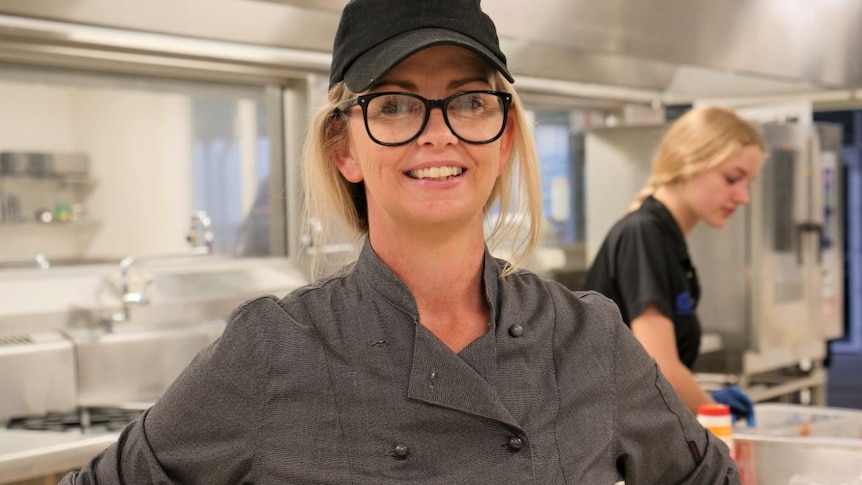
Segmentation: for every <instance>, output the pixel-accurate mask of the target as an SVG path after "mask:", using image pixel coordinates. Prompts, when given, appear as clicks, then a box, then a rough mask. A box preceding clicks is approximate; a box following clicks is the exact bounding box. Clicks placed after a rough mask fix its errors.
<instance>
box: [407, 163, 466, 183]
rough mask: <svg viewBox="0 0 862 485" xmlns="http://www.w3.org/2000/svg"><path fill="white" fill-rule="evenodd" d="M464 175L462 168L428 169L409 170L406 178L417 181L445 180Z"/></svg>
mask: <svg viewBox="0 0 862 485" xmlns="http://www.w3.org/2000/svg"><path fill="white" fill-rule="evenodd" d="M462 173H464V168H463V167H453V166H446V167H429V168H419V169H416V170H410V171H409V172H407V176H408V177H410V178H414V179H417V180H438V181H439V180H446V179H449V178H452V177H457V176H459V175H461V174H462Z"/></svg>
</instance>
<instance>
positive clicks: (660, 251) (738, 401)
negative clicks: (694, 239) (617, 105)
mask: <svg viewBox="0 0 862 485" xmlns="http://www.w3.org/2000/svg"><path fill="white" fill-rule="evenodd" d="M764 150H765V149H764V144H763V140H762V138H761V135H760V132H759V131H758V129H757V127H756V126H754V125H753V124H751V123H749V122H748V121H746V120H744V119H742V118H741V117H739V116H738V115H737V114H736V113H735V112H733V111H732V110H730V109H727V108H722V107H718V106H703V107H698V108H694V109H692V110H690V111H688V112H687V113H685V114H684V115H683V116H681V117H680V118H679V119H678V120H676V121H675V122H674V123H673V124H672V125H671V126H670V127H669V128H668V130H667V131H666V132H665V134H664V137H663V138H662V140H661V142H660V144H659V146H658V149H657V151H656V154H655V157H654V158H653V165H652V171H651V174H650V178H649V180H648V181H647V183H646V186H645V187H644V188H643V189H642V190H641V191H640V192H639V193H638V194H637V196H636V197H635V200H634V202H633V203H632V205H631V206H630V207H629V213H628V214H627V215H626V216H625V217H623V218H622V219H621V220H620V221H618V222H617V223H616V224H615V225H614V226H613V227H612V228H611V230H610V231H609V232H608V235H607V236H606V238H605V240H604V242H603V243H602V246H601V247H600V249H599V251H598V253H597V255H596V259H595V261H594V262H593V264H592V266H591V267H590V270H589V272H588V274H587V278H586V280H585V285H584V289H588V290H596V291H598V292H600V293H603V294H604V295H605V296H607V297H609V298H611V299H612V300H614V301H615V302H616V303H617V305H618V306H619V308H620V311H621V313H622V316H623V320H624V321H625V322H626V323H627V324H628V325H629V327H630V328H631V330H632V332H633V333H634V335H635V337H637V339H638V341H640V342H641V344H642V345H643V346H644V348H645V349H646V350H647V352H648V353H649V354H650V355H651V356H652V357H653V358H655V360H656V361H657V362H658V363H659V366H660V367H661V370H662V372H663V373H664V375H665V376H666V377H667V379H668V380H669V381H670V382H671V384H672V385H673V387H674V389H675V390H676V391H677V392H678V393H679V394H680V396H681V397H682V398H683V400H684V401H685V403H686V404H687V405H688V407H689V408H690V409H691V410H692V411H693V412H697V409H698V407H699V406H700V405H701V404H709V403H713V402H716V401H718V402H720V403H723V404H727V405H729V406H730V407H731V411H732V412H733V414H734V415H735V416H736V417H737V418H740V417H746V418H749V419H751V418H753V405H752V403H751V400H750V399H749V398H748V396H747V395H746V394H745V393H744V392H743V391H742V390H741V389H740V388H738V387H735V386H731V387H728V388H725V389H721V390H719V391H715V392H713V393H712V394H710V393H707V392H705V391H704V390H703V389H702V388H701V386H700V385H699V384H698V382H697V381H696V380H695V378H694V375H693V374H692V372H691V369H692V366H693V365H694V362H695V359H697V357H698V354H699V349H700V337H701V327H700V322H699V321H698V319H697V315H696V313H695V309H696V306H697V302H698V299H699V298H700V285H699V284H698V279H697V274H696V272H695V268H694V265H693V263H692V261H691V259H690V258H689V255H688V247H687V245H686V241H685V238H686V236H688V235H689V234H690V233H691V231H692V230H693V229H694V227H695V226H696V225H697V224H698V223H699V222H701V221H703V222H705V223H706V224H708V225H710V226H712V227H716V228H720V227H723V226H724V225H725V223H726V222H727V220H728V218H730V217H731V216H732V215H733V213H734V212H735V210H736V209H737V207H739V206H740V205H744V204H747V203H748V201H749V192H748V190H749V184H750V183H751V181H752V180H753V179H754V178H755V177H756V176H757V174H758V173H759V171H760V167H761V165H762V163H763V159H764Z"/></svg>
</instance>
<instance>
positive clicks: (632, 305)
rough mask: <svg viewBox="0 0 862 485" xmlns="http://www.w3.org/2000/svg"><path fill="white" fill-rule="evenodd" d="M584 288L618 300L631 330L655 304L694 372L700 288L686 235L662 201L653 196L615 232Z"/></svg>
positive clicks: (615, 229) (597, 260)
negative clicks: (648, 306) (631, 326)
mask: <svg viewBox="0 0 862 485" xmlns="http://www.w3.org/2000/svg"><path fill="white" fill-rule="evenodd" d="M584 289H586V290H596V291H598V292H599V293H602V294H604V295H605V296H607V297H608V298H610V299H612V300H614V301H615V302H616V303H617V305H618V306H619V307H620V312H621V313H622V315H623V320H625V322H626V325H631V321H632V319H634V318H636V317H638V316H639V315H640V314H641V313H643V311H644V309H645V308H646V306H647V304H648V303H654V304H655V305H656V306H657V307H658V310H659V311H660V312H661V313H662V314H664V315H665V316H666V317H668V318H669V319H670V320H671V321H673V327H674V332H675V334H676V346H677V350H678V352H679V359H680V361H681V362H682V363H683V364H684V365H685V366H686V367H688V368H689V369H691V368H692V366H693V365H694V361H695V360H696V359H697V356H698V353H699V352H700V336H701V328H700V322H699V321H698V319H697V315H696V314H695V308H696V307H697V301H698V299H699V298H700V285H699V284H698V280H697V273H696V272H695V269H694V266H692V264H691V259H690V258H689V255H688V247H687V246H686V244H685V238H684V236H683V234H682V231H680V229H679V226H678V225H677V223H676V221H675V220H674V219H673V216H672V215H671V214H670V212H669V211H668V210H667V208H666V207H665V206H664V205H662V203H661V202H659V201H658V200H656V199H655V198H653V197H648V198H647V199H646V200H645V201H644V203H643V205H641V207H640V208H639V209H638V210H636V211H634V212H632V213H630V214H627V215H626V216H625V217H624V218H622V219H621V220H620V221H619V222H617V223H616V224H615V225H614V226H613V227H612V228H611V230H610V232H608V235H607V237H606V238H605V241H604V242H603V243H602V247H601V248H600V249H599V252H598V254H597V255H596V259H595V261H594V262H593V265H592V267H590V270H589V272H588V273H587V278H586V281H585V283H584Z"/></svg>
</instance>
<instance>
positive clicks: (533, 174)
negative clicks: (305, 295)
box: [303, 72, 542, 276]
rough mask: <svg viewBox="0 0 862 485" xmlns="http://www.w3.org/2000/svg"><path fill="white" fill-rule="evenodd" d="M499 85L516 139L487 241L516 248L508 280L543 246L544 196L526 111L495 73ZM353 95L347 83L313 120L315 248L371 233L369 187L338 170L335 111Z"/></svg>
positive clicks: (495, 192)
mask: <svg viewBox="0 0 862 485" xmlns="http://www.w3.org/2000/svg"><path fill="white" fill-rule="evenodd" d="M494 81H495V85H496V89H500V90H502V91H506V92H508V93H510V94H512V105H511V108H510V110H509V120H508V123H510V124H512V126H511V128H513V129H514V130H515V135H514V136H515V138H514V140H513V146H512V151H511V153H510V155H509V159H508V160H507V161H506V167H505V168H504V170H503V173H502V174H501V175H500V176H499V177H498V178H497V181H496V182H495V184H494V187H493V189H492V191H491V194H490V196H489V197H488V200H487V201H486V202H485V206H484V213H485V214H486V215H487V214H488V212H489V211H490V209H491V208H492V207H497V208H498V209H499V217H497V219H496V221H495V222H494V225H493V226H492V228H491V231H490V234H488V237H487V241H486V242H487V244H488V246H489V248H490V249H491V250H494V249H495V248H496V247H498V246H499V245H501V244H503V243H504V242H509V243H511V247H510V248H509V249H510V251H511V252H510V254H511V255H512V258H511V261H509V262H508V264H507V266H506V268H504V271H503V276H507V275H509V274H511V273H513V272H515V271H516V270H517V269H518V268H520V267H522V266H523V265H524V264H525V263H526V261H527V260H528V259H529V258H530V256H531V255H532V253H533V251H534V250H535V248H536V245H537V244H538V241H539V236H540V233H541V221H542V193H541V186H540V178H539V177H540V175H539V163H538V154H537V152H536V146H535V142H534V141H533V135H532V130H530V126H529V124H528V122H527V118H526V116H525V114H524V106H523V104H522V103H521V100H520V97H519V96H518V94H517V92H516V91H515V90H514V88H513V87H512V85H511V84H510V83H509V82H508V81H507V80H506V79H505V78H503V76H502V75H500V74H499V73H497V72H495V73H494ZM353 96H355V94H354V93H351V92H350V91H349V90H348V89H347V88H346V86H345V85H344V83H343V82H342V83H339V84H337V85H336V86H334V87H333V88H332V89H331V90H330V91H329V96H328V99H327V102H326V103H325V104H324V106H322V107H321V108H320V110H319V111H318V112H317V113H316V115H315V116H314V118H313V122H312V125H311V131H310V132H309V133H308V136H307V138H306V142H305V146H304V148H303V163H304V165H303V189H304V191H305V192H304V194H303V196H304V199H305V206H304V212H305V214H304V215H305V217H304V218H303V221H306V222H311V223H312V225H313V226H314V228H313V230H312V231H311V232H310V234H309V239H308V241H307V244H309V245H311V246H312V247H314V248H323V247H326V245H327V244H328V242H329V240H330V239H331V236H332V234H334V233H342V232H345V231H346V232H347V234H348V235H350V236H352V237H353V238H354V242H358V241H359V240H360V239H361V238H363V237H364V236H366V235H367V234H368V230H369V227H368V212H367V200H366V197H365V185H364V184H363V183H362V182H359V183H356V184H354V183H351V182H349V181H347V180H346V179H345V178H344V177H343V176H342V175H341V172H339V171H338V168H337V167H336V165H335V152H336V150H338V149H339V147H342V146H343V144H345V143H347V136H348V131H347V123H348V121H347V120H346V119H345V118H344V117H341V116H337V115H334V113H335V107H336V106H337V105H338V104H339V103H340V102H342V101H344V100H346V99H349V98H351V97H353ZM321 253H324V251H316V252H315V260H314V264H313V267H312V274H314V275H315V276H316V275H319V274H320V272H321V270H322V268H323V263H324V261H322V256H323V255H322V254H321Z"/></svg>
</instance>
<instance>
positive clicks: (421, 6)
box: [329, 0, 515, 93]
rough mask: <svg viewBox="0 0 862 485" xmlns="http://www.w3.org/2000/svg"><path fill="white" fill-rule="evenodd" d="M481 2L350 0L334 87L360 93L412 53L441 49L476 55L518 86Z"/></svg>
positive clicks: (335, 57) (339, 35) (338, 36)
mask: <svg viewBox="0 0 862 485" xmlns="http://www.w3.org/2000/svg"><path fill="white" fill-rule="evenodd" d="M479 2H480V0H350V1H349V2H348V3H347V5H345V7H344V11H343V12H342V13H341V21H340V22H339V24H338V31H337V32H336V33H335V44H334V46H333V49H332V67H331V69H330V73H329V87H330V89H332V87H333V86H335V84H336V83H338V82H340V81H344V82H345V83H346V84H347V87H348V89H350V90H351V91H353V92H355V93H358V92H362V91H365V90H366V89H368V88H370V87H371V86H373V85H374V84H376V83H377V82H379V80H380V79H381V78H382V77H383V76H384V75H386V73H387V72H389V70H390V69H392V68H393V67H395V65H396V64H398V63H399V62H401V61H403V60H404V59H406V58H407V57H409V56H411V55H412V54H414V53H416V52H418V51H420V50H422V49H425V48H427V47H431V46H435V45H457V46H461V47H465V48H467V49H470V50H471V51H473V52H475V53H476V54H478V55H479V56H481V57H482V58H483V59H485V60H486V61H488V63H489V64H491V66H492V67H493V68H494V69H496V70H497V71H500V73H501V74H502V75H503V76H505V78H506V79H507V80H509V82H515V80H514V79H513V78H512V75H511V74H509V70H508V68H507V67H506V56H505V55H503V52H501V51H500V43H499V40H498V39H497V29H496V28H495V27H494V22H493V21H492V20H491V18H490V17H488V16H487V15H486V14H485V13H484V12H482V9H481V7H480V6H479Z"/></svg>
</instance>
